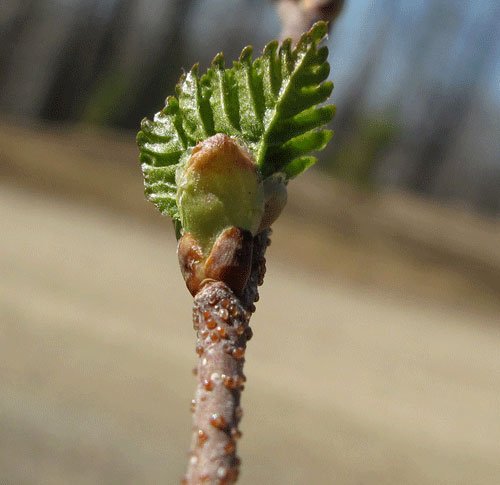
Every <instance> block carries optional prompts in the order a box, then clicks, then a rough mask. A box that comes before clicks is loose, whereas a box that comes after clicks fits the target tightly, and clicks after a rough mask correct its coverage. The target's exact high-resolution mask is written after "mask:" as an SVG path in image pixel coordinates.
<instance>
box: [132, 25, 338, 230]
mask: <svg viewBox="0 0 500 485" xmlns="http://www.w3.org/2000/svg"><path fill="white" fill-rule="evenodd" d="M326 33H327V25H326V23H324V22H318V23H316V24H315V25H314V26H313V27H312V29H311V30H310V31H309V32H307V33H305V34H303V35H302V37H301V38H300V40H299V42H298V43H297V46H296V47H295V48H294V49H292V43H291V40H290V39H288V40H286V41H284V42H283V44H282V45H281V47H279V44H278V42H277V41H272V42H270V43H269V44H267V46H266V47H265V48H264V51H263V53H262V56H261V57H260V58H258V59H255V60H252V47H246V48H245V49H243V51H242V53H241V55H240V58H239V59H238V61H236V62H234V63H233V66H232V67H231V68H226V67H225V61H224V57H223V55H222V54H218V55H217V56H216V57H215V58H214V60H213V61H212V65H211V67H210V69H208V71H207V73H206V74H204V75H203V76H201V77H200V76H199V75H198V65H195V66H194V67H193V68H192V69H191V71H189V73H187V74H185V75H184V76H183V77H182V78H181V79H180V81H179V84H178V85H177V87H176V95H177V97H176V98H175V97H169V98H168V99H167V103H166V107H165V108H164V109H163V110H162V111H161V112H160V113H158V114H157V115H156V116H155V118H154V121H149V120H144V121H143V122H142V125H141V131H140V132H139V134H138V136H137V143H138V145H139V148H140V151H141V155H140V159H141V163H142V170H143V173H144V183H145V192H146V196H147V197H148V199H149V200H151V201H152V202H153V203H154V204H155V205H156V206H157V207H158V208H159V209H160V211H161V212H162V213H164V214H168V215H169V216H171V217H172V218H173V219H174V222H176V223H177V229H178V230H179V226H178V221H179V211H178V208H177V206H176V203H175V198H176V191H177V187H176V184H175V172H176V170H177V168H178V167H179V165H180V163H181V157H183V155H185V154H186V153H187V154H189V151H190V149H192V148H193V147H194V146H195V145H196V144H197V143H198V142H199V141H202V140H204V139H206V138H208V137H210V136H212V135H215V134H216V133H224V134H226V135H229V136H233V137H235V138H237V139H238V140H240V141H241V142H243V143H244V144H246V145H247V146H248V147H249V148H250V149H251V150H252V152H253V154H254V157H255V161H256V162H257V164H258V167H259V169H260V173H261V176H262V178H263V179H266V178H267V177H270V176H272V175H273V174H276V173H283V174H284V175H285V177H286V179H291V178H293V177H296V176H297V175H299V174H300V173H302V172H303V171H304V170H306V169H307V168H308V167H310V166H311V165H313V164H314V163H315V161H316V159H315V158H314V157H309V156H307V155H308V154H309V153H311V152H314V151H318V150H321V149H323V148H324V147H325V145H326V144H327V143H328V141H329V139H330V138H331V136H332V133H331V132H330V131H328V130H320V128H321V127H322V126H324V125H325V124H327V123H328V122H329V121H330V120H331V119H332V118H333V116H334V112H335V108H334V106H323V107H318V105H319V104H321V103H323V102H325V101H326V100H327V99H328V98H329V96H330V94H331V91H332V89H333V84H332V83H331V82H328V81H325V80H326V78H327V77H328V74H329V72H330V67H329V65H328V62H327V57H328V49H327V47H318V44H319V43H320V41H321V40H322V39H323V38H324V36H325V35H326Z"/></svg>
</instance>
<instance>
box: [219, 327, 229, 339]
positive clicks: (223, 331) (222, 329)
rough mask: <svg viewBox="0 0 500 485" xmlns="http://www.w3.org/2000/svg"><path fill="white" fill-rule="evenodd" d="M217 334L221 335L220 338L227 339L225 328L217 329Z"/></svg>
mask: <svg viewBox="0 0 500 485" xmlns="http://www.w3.org/2000/svg"><path fill="white" fill-rule="evenodd" d="M217 332H218V333H219V336H220V338H226V337H227V332H226V329H225V327H220V326H219V327H217Z"/></svg>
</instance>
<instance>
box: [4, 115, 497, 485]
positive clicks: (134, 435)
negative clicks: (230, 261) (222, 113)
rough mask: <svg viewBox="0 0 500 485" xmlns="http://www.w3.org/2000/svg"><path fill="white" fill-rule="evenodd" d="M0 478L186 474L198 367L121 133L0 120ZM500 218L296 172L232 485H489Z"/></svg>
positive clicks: (109, 480)
mask: <svg viewBox="0 0 500 485" xmlns="http://www.w3.org/2000/svg"><path fill="white" fill-rule="evenodd" d="M0 231H1V237H0V319H1V325H0V483H2V484H4V483H5V484H146V483H147V484H156V483H178V481H179V478H180V477H181V475H182V473H183V470H184V467H185V464H186V452H187V449H188V443H189V438H190V419H191V416H190V413H189V402H190V399H191V394H192V392H193V390H194V378H193V376H192V374H191V369H192V367H193V366H194V364H195V362H196V354H195V352H194V337H195V336H194V332H193V330H192V327H191V324H190V313H191V305H190V301H191V298H190V296H189V294H188V292H187V291H186V290H185V288H184V286H183V283H182V281H181V276H180V273H179V271H178V267H177V261H176V256H175V238H174V236H173V234H172V231H171V228H170V223H169V221H168V220H166V219H162V218H161V217H160V216H159V215H157V214H156V212H155V210H154V208H153V206H151V205H150V204H149V203H147V202H146V201H145V200H144V199H143V196H142V180H141V174H140V170H139V169H138V166H137V151H136V148H135V145H134V135H133V134H129V133H125V134H123V133H113V132H101V133H99V132H92V131H88V130H86V129H83V128H73V129H68V128H64V129H63V128H59V127H57V126H55V127H48V126H35V127H32V128H28V127H21V126H16V125H8V124H7V123H1V124H0ZM499 296H500V227H499V226H498V224H497V223H495V222H494V221H491V220H487V219H481V218H479V217H477V216H473V215H470V214H468V213H467V212H466V211H462V210H458V209H450V208H442V207H439V206H437V205H434V204H433V203H431V202H424V201H421V200H416V199H412V198H411V197H409V196H404V195H401V194H397V193H384V194H379V195H375V194H362V193H358V192H356V191H354V190H353V189H350V188H348V187H345V186H342V185H340V184H338V183H334V182H333V181H331V180H328V179H325V177H324V176H320V175H318V173H310V174H308V175H307V176H304V177H303V179H301V180H300V181H298V182H295V183H294V184H293V185H291V187H290V203H289V206H288V207H287V210H286V211H285V214H284V216H283V217H282V220H280V221H279V223H278V224H276V227H275V230H274V235H273V245H272V246H271V248H270V250H269V253H268V274H267V277H266V282H265V285H264V287H263V288H262V290H261V301H260V302H259V303H258V310H257V313H256V314H255V316H254V318H253V324H252V327H253V330H254V335H255V336H254V339H253V340H252V341H251V342H250V344H249V348H248V351H247V356H248V358H247V363H246V375H247V377H248V383H247V386H246V389H245V392H244V395H243V405H244V411H245V416H244V419H243V422H242V430H243V439H242V441H241V444H240V454H241V456H242V461H243V467H242V476H241V484H242V485H243V484H330V483H332V484H333V483H335V484H374V483H376V484H458V483H460V484H497V483H500V460H499V456H500V318H499V316H498V315H499V310H500V299H499Z"/></svg>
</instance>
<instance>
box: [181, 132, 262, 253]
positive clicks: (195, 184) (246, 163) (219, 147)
mask: <svg viewBox="0 0 500 485" xmlns="http://www.w3.org/2000/svg"><path fill="white" fill-rule="evenodd" d="M176 183H177V186H178V191H177V206H178V207H179V214H180V218H181V222H182V227H183V229H184V232H188V233H191V234H192V236H193V238H194V239H195V240H196V241H197V243H198V244H199V246H200V248H201V250H202V252H203V254H204V255H205V256H208V254H209V253H210V251H211V249H212V246H213V244H214V242H215V240H216V238H217V237H218V235H219V234H220V233H221V232H222V231H223V230H224V229H226V228H228V227H233V226H234V227H238V228H241V229H243V230H245V231H249V232H250V233H251V234H252V235H255V234H256V233H257V230H258V229H259V226H260V223H261V219H262V214H263V212H264V190H263V184H262V182H261V179H260V175H259V173H258V170H257V166H256V164H255V162H254V160H253V156H252V154H251V153H250V151H249V150H247V149H245V148H244V147H242V146H241V145H240V144H239V143H238V142H237V141H236V140H235V139H233V138H230V137H229V136H227V135H224V134H221V133H218V134H216V135H214V136H211V137H210V138H207V139H206V140H203V141H201V142H200V143H198V144H197V145H196V146H195V147H194V148H193V151H192V153H191V156H190V158H189V159H188V160H187V162H186V164H185V165H184V166H183V167H181V168H180V169H179V170H178V172H177V175H176Z"/></svg>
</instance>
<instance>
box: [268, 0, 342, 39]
mask: <svg viewBox="0 0 500 485" xmlns="http://www.w3.org/2000/svg"><path fill="white" fill-rule="evenodd" d="M273 1H274V3H276V8H277V10H278V14H279V16H280V19H281V24H282V27H283V28H282V31H281V38H282V39H287V38H289V37H291V38H292V39H293V40H294V41H295V42H296V41H297V40H298V39H299V37H300V36H301V34H302V33H303V32H307V31H308V30H309V28H310V27H311V25H313V24H314V23H315V22H318V21H319V20H324V21H326V22H330V25H331V22H332V21H333V20H334V19H336V18H337V17H338V15H339V14H340V12H341V11H342V8H343V6H344V0H273Z"/></svg>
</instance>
